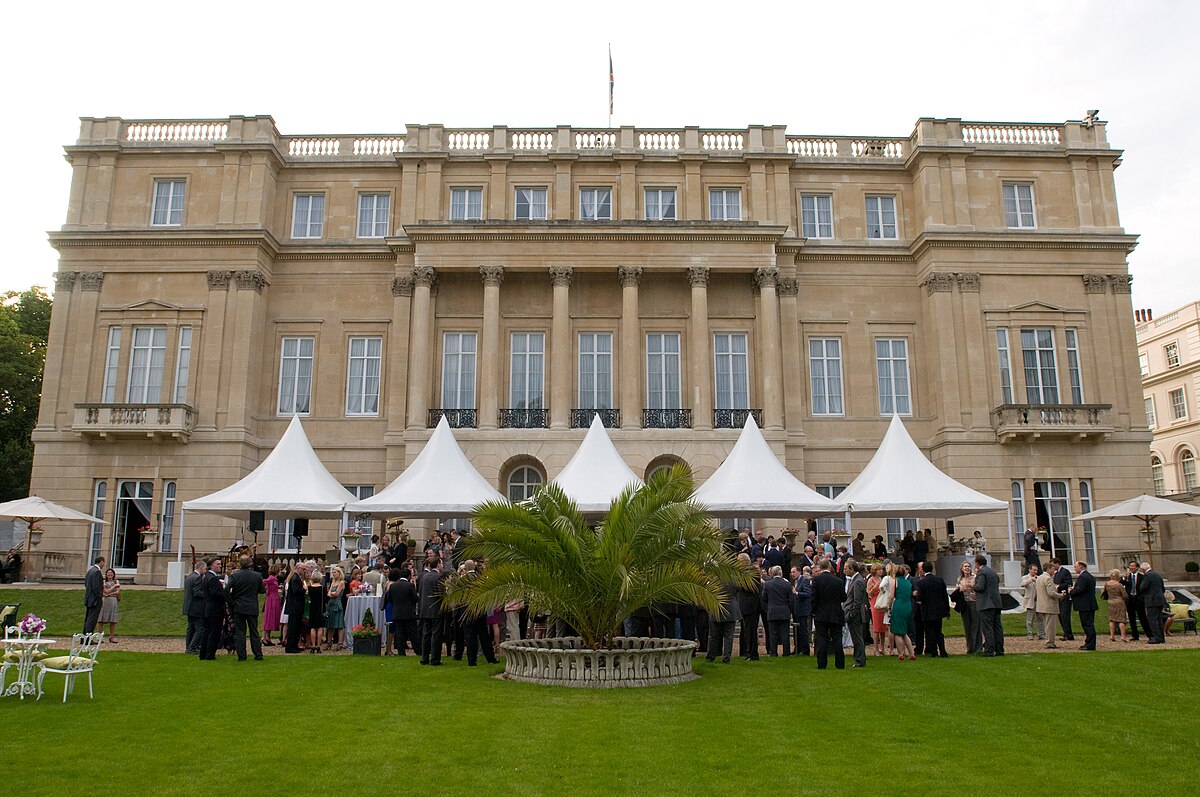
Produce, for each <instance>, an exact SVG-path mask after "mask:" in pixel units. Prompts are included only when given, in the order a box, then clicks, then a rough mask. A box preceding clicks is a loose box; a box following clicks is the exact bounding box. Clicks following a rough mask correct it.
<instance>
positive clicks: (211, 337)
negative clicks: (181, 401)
mask: <svg viewBox="0 0 1200 797" xmlns="http://www.w3.org/2000/svg"><path fill="white" fill-rule="evenodd" d="M205 277H206V278H207V280H208V304H207V305H206V307H205V308H204V333H203V335H202V336H201V341H200V347H199V350H198V351H197V352H196V353H195V354H196V355H198V356H196V358H195V359H196V367H195V374H196V378H195V386H194V387H193V388H192V390H193V395H194V396H195V397H196V414H197V418H196V429H197V430H199V431H216V429H217V411H218V409H221V408H223V407H224V405H225V404H226V403H227V400H226V399H225V397H224V396H221V395H220V393H219V391H220V388H221V384H220V383H221V378H220V374H221V360H222V355H223V352H224V351H225V324H226V319H227V315H228V314H227V310H228V308H227V306H226V305H228V304H229V283H230V282H232V281H233V272H232V271H229V270H227V269H215V270H213V271H209V272H208V273H207V274H206V275H205ZM193 343H195V341H193ZM272 351H274V347H272ZM268 409H269V412H268V416H271V415H274V414H275V410H276V409H278V408H277V407H276V406H275V405H274V402H272V403H271V404H270V405H269V406H268Z"/></svg>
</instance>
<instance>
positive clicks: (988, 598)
mask: <svg viewBox="0 0 1200 797" xmlns="http://www.w3.org/2000/svg"><path fill="white" fill-rule="evenodd" d="M975 564H976V565H978V569H977V570H976V572H975V585H974V589H975V609H976V611H978V612H979V625H980V626H981V628H982V630H983V655H984V656H1003V655H1004V628H1003V627H1002V626H1001V625H1000V609H1001V608H1003V604H1002V603H1001V602H1000V577H999V576H997V575H996V571H995V570H993V569H992V568H990V567H988V563H987V557H986V556H984V555H983V554H979V555H977V556H976V557H975Z"/></svg>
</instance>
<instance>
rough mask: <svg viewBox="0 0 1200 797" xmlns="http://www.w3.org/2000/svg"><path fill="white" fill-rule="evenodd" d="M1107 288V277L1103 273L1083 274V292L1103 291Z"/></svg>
mask: <svg viewBox="0 0 1200 797" xmlns="http://www.w3.org/2000/svg"><path fill="white" fill-rule="evenodd" d="M1107 290H1108V278H1107V277H1105V276H1104V275H1103V274H1084V275H1083V291H1084V293H1104V292H1106V291H1107Z"/></svg>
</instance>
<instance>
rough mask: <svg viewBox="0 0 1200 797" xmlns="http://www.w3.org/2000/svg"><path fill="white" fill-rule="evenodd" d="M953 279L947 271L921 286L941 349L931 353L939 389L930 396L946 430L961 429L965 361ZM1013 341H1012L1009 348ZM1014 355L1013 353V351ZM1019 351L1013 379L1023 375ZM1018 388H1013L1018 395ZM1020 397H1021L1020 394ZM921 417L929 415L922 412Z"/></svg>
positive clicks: (931, 332)
mask: <svg viewBox="0 0 1200 797" xmlns="http://www.w3.org/2000/svg"><path fill="white" fill-rule="evenodd" d="M954 282H955V279H954V275H953V274H952V273H950V272H945V271H931V272H929V273H928V274H927V275H926V276H925V277H924V278H923V279H922V280H921V282H920V285H921V286H922V287H924V288H925V296H926V298H925V303H924V308H923V309H924V311H925V329H926V330H927V337H928V339H929V340H935V341H939V342H940V345H937V346H935V347H933V351H932V352H929V353H928V356H929V359H928V360H926V362H927V363H928V365H929V377H928V381H929V384H931V385H937V386H938V389H937V390H934V391H932V392H931V394H930V395H931V398H932V402H933V406H932V408H931V409H932V411H933V413H934V414H935V415H936V417H937V418H938V419H939V420H941V422H942V424H944V425H945V426H950V427H953V428H955V429H956V430H957V429H961V428H962V399H963V396H962V393H961V390H960V382H959V379H958V370H959V368H958V366H959V363H960V362H963V361H965V358H964V359H960V357H959V345H958V342H957V339H956V335H955V331H954V296H953V293H952V292H953V290H954ZM1012 345H1013V341H1011V340H1010V341H1009V346H1010V347H1011V346H1012ZM871 346H872V349H871V357H872V360H874V341H872V342H871ZM1010 351H1011V349H1010ZM1020 356H1021V355H1020V349H1019V347H1018V349H1017V360H1016V368H1015V371H1014V375H1015V373H1017V372H1020V370H1021V368H1020ZM914 365H915V362H914V359H913V356H912V355H911V354H910V355H909V390H910V391H911V390H912V384H913V382H914V381H915V380H913V379H912V374H913V373H915V371H916V369H915V367H914ZM1016 389H1017V386H1016V385H1015V384H1014V385H1013V390H1014V391H1015V390H1016ZM1018 395H1019V394H1018ZM915 399H916V396H915V395H914V396H913V410H914V412H915V410H916V401H915ZM872 403H873V404H874V406H875V410H874V411H875V412H879V411H880V408H879V397H878V395H876V396H875V397H874V398H873V399H872ZM922 414H928V412H927V411H926V412H923V413H922Z"/></svg>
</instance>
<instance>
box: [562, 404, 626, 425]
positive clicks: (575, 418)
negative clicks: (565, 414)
mask: <svg viewBox="0 0 1200 797" xmlns="http://www.w3.org/2000/svg"><path fill="white" fill-rule="evenodd" d="M597 415H599V416H600V423H602V424H604V428H605V429H617V428H620V426H621V411H620V410H610V409H600V408H598V407H584V408H580V409H573V410H571V428H572V429H587V428H588V427H589V426H591V425H592V418H594V417H595V416H597Z"/></svg>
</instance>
